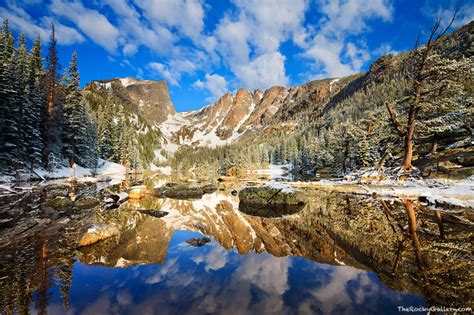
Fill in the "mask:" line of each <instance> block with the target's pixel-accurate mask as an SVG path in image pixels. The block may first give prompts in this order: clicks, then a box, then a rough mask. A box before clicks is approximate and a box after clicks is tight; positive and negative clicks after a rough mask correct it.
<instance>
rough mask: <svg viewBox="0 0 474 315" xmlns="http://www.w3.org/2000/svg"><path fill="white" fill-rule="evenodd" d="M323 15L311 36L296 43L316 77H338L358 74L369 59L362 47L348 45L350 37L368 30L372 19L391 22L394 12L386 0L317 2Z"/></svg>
mask: <svg viewBox="0 0 474 315" xmlns="http://www.w3.org/2000/svg"><path fill="white" fill-rule="evenodd" d="M318 9H319V11H320V12H321V13H322V14H323V17H322V19H321V20H320V22H319V24H318V26H317V28H316V30H314V31H313V35H309V36H306V38H305V39H303V40H302V39H301V38H300V40H299V41H298V42H297V43H298V45H299V46H300V47H301V48H303V49H304V50H305V51H304V56H306V57H308V58H309V59H310V60H312V61H313V62H314V66H315V69H316V70H317V71H318V73H317V75H316V76H317V77H324V76H330V77H340V76H345V75H349V74H352V73H356V72H359V71H360V70H361V68H362V66H363V65H364V64H365V62H367V61H368V60H369V59H370V54H369V52H368V50H367V49H366V47H365V46H364V44H361V43H356V42H350V41H349V40H348V39H349V37H350V36H354V35H358V34H360V33H362V32H363V31H367V30H368V29H369V27H368V25H367V22H368V21H369V20H371V19H381V20H383V21H387V22H388V21H390V20H391V19H392V14H393V8H392V5H391V3H390V2H389V1H387V0H374V1H366V0H346V1H330V0H321V1H319V2H318Z"/></svg>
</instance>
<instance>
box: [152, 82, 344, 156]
mask: <svg viewBox="0 0 474 315" xmlns="http://www.w3.org/2000/svg"><path fill="white" fill-rule="evenodd" d="M342 86H343V84H342V83H341V82H340V81H339V79H326V80H319V81H313V82H309V83H307V84H304V85H302V86H297V87H291V88H287V87H281V86H274V87H271V88H269V89H268V90H266V91H261V90H255V91H253V92H252V91H248V90H246V89H239V90H237V92H236V93H235V95H233V94H230V93H229V94H225V95H224V96H222V97H221V98H220V99H219V100H217V101H216V102H215V103H213V104H210V105H208V106H205V107H204V108H202V109H200V110H197V111H191V112H185V113H174V114H170V115H169V116H168V118H167V119H166V120H165V121H164V122H162V123H161V124H160V130H161V132H162V133H163V135H164V136H165V137H166V139H168V141H169V142H168V145H167V146H165V147H166V148H167V149H168V151H173V149H176V148H178V147H179V146H209V147H216V146H220V145H225V144H229V143H232V142H235V141H237V140H239V139H241V138H243V137H246V136H250V135H253V134H256V133H259V132H262V131H264V132H274V131H277V130H279V129H280V127H281V125H282V124H285V123H286V122H288V121H290V120H293V119H295V118H296V116H297V115H298V113H300V112H301V111H302V110H304V109H307V108H310V107H312V108H314V109H315V110H316V111H320V110H323V109H324V108H325V107H326V106H327V104H328V102H329V100H330V99H331V97H332V96H334V95H335V94H336V93H337V92H338V91H339V90H340V89H341V87H342Z"/></svg>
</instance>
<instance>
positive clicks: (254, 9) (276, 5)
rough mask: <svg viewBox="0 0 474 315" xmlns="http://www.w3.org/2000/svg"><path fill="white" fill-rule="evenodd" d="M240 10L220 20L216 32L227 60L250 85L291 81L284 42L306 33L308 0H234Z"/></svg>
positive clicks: (248, 86)
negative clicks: (282, 48)
mask: <svg viewBox="0 0 474 315" xmlns="http://www.w3.org/2000/svg"><path fill="white" fill-rule="evenodd" d="M233 2H234V4H235V6H236V7H237V11H236V12H235V14H234V15H230V14H227V15H225V16H224V17H223V18H222V19H221V20H220V22H219V24H218V26H217V27H216V30H215V31H214V36H215V38H216V40H217V48H216V49H217V50H218V51H219V53H220V55H221V56H222V58H223V60H224V63H225V64H226V65H228V66H229V67H230V70H231V71H232V72H233V74H234V75H235V76H236V77H237V79H238V80H239V81H240V82H239V84H241V85H243V86H245V87H247V88H250V89H254V88H263V89H265V88H268V87H270V86H272V85H285V84H288V81H289V80H288V77H287V76H286V73H285V65H284V61H285V57H284V56H283V55H282V54H281V52H280V51H279V49H280V46H281V44H282V43H284V42H285V41H287V40H289V39H291V38H297V37H301V34H304V33H305V31H304V27H303V22H304V14H305V12H306V10H307V8H308V1H306V0H294V1H285V0H234V1H233Z"/></svg>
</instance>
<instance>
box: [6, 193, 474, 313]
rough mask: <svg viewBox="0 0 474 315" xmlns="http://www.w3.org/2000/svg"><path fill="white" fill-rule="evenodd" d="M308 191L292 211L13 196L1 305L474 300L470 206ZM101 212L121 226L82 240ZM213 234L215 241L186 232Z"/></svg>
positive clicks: (388, 309)
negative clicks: (55, 204)
mask: <svg viewBox="0 0 474 315" xmlns="http://www.w3.org/2000/svg"><path fill="white" fill-rule="evenodd" d="M306 192H307V195H308V197H309V199H310V203H309V205H308V206H307V207H305V208H304V209H303V210H301V211H300V212H298V213H296V214H293V215H291V216H284V217H281V218H262V217H255V216H250V215H247V214H245V213H242V212H240V211H239V210H238V197H236V196H232V195H231V194H230V193H229V192H228V191H224V192H223V191H217V192H215V193H213V194H207V195H204V196H203V198H202V199H199V200H173V199H158V198H152V197H148V198H146V199H144V200H142V201H140V202H139V203H127V204H124V205H122V206H121V207H120V208H118V209H113V210H104V209H103V208H102V207H100V206H99V207H94V208H92V209H79V208H77V207H75V206H74V207H72V208H71V207H69V208H68V209H57V208H54V209H53V208H51V207H50V206H49V205H50V204H49V203H48V197H47V196H46V197H45V196H43V197H41V198H39V197H37V196H34V195H33V196H31V197H30V199H28V200H26V201H25V200H23V201H21V202H15V201H12V202H10V203H9V204H10V205H9V206H8V207H9V212H10V213H11V212H13V213H15V214H16V216H17V217H16V218H17V219H16V220H10V218H5V217H6V214H5V213H6V210H5V209H4V208H2V212H0V214H1V215H2V218H3V221H2V222H6V223H3V224H2V226H1V227H0V228H1V232H2V235H3V236H4V237H2V236H0V286H1V288H2V290H1V292H0V312H2V313H7V314H9V313H14V312H18V313H28V312H39V313H44V312H45V311H47V312H48V313H49V314H62V313H65V312H66V310H67V312H68V313H71V314H76V313H80V314H110V313H133V314H151V313H156V312H160V313H164V314H169V313H174V314H186V313H189V314H203V313H218V314H226V313H232V314H254V313H261V314H269V313H271V314H292V313H295V314H296V313H298V314H313V313H323V314H365V313H381V312H383V313H386V314H390V313H393V314H395V313H398V306H402V305H404V306H411V305H415V306H419V305H437V306H440V305H444V306H454V307H460V306H472V305H471V304H472V296H471V289H470V288H471V286H472V283H471V280H470V279H472V270H473V268H472V248H471V245H470V244H472V236H473V230H472V223H471V222H470V221H469V220H468V218H469V215H470V214H469V212H468V211H469V210H460V211H458V212H456V213H455V214H451V213H448V212H445V211H433V210H431V209H427V208H425V207H423V206H421V205H419V204H418V203H414V202H412V201H409V200H404V201H403V202H401V201H390V200H378V199H374V198H368V197H361V196H355V195H349V194H344V193H339V192H331V191H321V190H314V189H312V190H307V191H306ZM66 204H67V202H66ZM144 209H152V210H161V211H163V212H166V213H167V215H165V216H164V217H161V218H160V217H159V216H154V215H148V214H147V213H146V211H144ZM94 222H100V223H106V224H112V225H115V226H117V227H118V228H119V230H120V233H119V234H117V235H115V236H113V237H111V238H109V239H107V240H104V241H102V242H99V243H96V244H93V245H90V246H87V247H78V243H79V240H80V238H81V236H82V235H83V233H84V232H85V231H86V230H87V228H88V227H89V226H90V225H91V224H92V223H94ZM39 227H41V229H39ZM40 232H41V233H40ZM7 236H8V237H7ZM203 236H208V237H211V239H212V241H211V242H210V243H207V244H205V245H203V246H201V247H193V246H190V245H188V244H187V243H186V240H188V239H191V238H199V237H203Z"/></svg>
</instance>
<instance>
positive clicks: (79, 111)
mask: <svg viewBox="0 0 474 315" xmlns="http://www.w3.org/2000/svg"><path fill="white" fill-rule="evenodd" d="M65 82H66V99H65V104H64V115H65V117H66V126H65V127H66V128H65V130H64V131H65V136H64V139H65V141H64V143H65V144H64V147H65V151H66V157H67V158H68V159H69V165H71V166H72V165H74V164H75V163H77V162H80V160H81V156H82V155H83V154H84V155H85V154H86V153H87V130H86V124H87V121H86V111H85V107H84V102H83V101H82V94H81V90H80V86H79V71H78V69H77V54H76V52H74V53H73V54H72V60H71V63H70V64H69V67H68V68H67V71H66V76H65Z"/></svg>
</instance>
